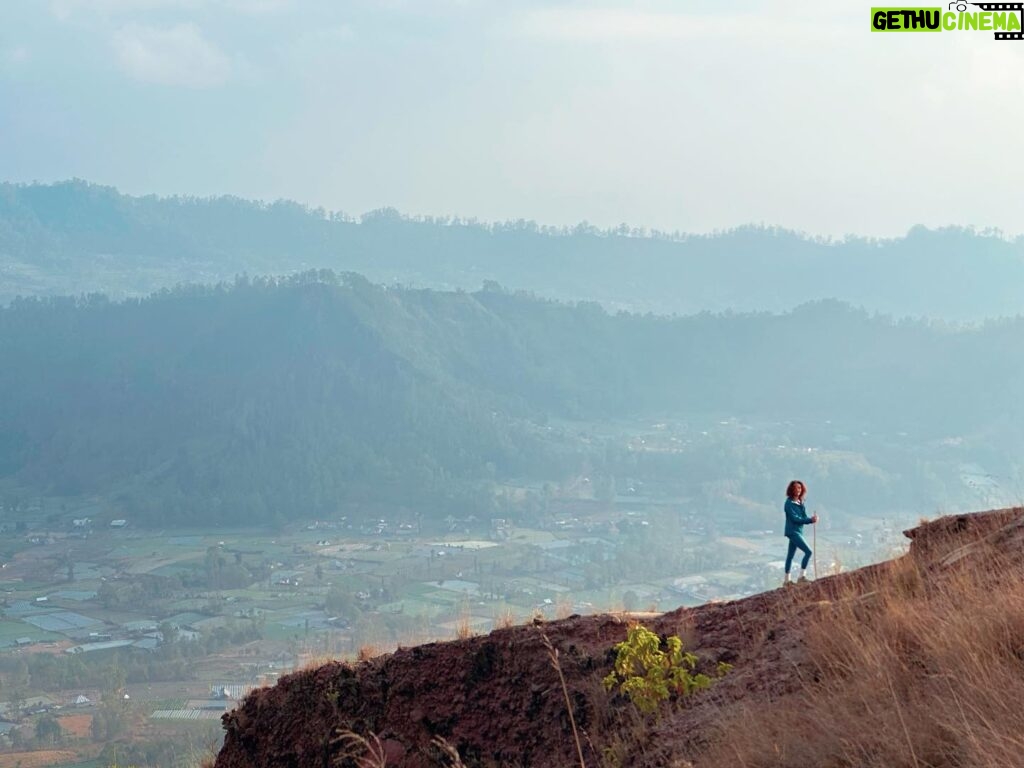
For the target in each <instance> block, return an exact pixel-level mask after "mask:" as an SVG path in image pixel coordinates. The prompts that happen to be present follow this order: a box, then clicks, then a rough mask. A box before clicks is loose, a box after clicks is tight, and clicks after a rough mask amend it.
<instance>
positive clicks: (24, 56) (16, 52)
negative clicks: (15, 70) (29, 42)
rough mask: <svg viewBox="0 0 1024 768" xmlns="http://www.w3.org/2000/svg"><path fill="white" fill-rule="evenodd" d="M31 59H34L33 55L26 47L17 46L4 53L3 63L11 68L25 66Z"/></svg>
mask: <svg viewBox="0 0 1024 768" xmlns="http://www.w3.org/2000/svg"><path fill="white" fill-rule="evenodd" d="M30 58H32V53H31V52H30V51H29V49H28V46H26V45H16V46H14V47H12V48H7V49H6V50H4V52H3V61H4V62H5V63H7V64H9V65H11V66H17V65H19V64H24V63H25V62H27V61H28V60H29V59H30Z"/></svg>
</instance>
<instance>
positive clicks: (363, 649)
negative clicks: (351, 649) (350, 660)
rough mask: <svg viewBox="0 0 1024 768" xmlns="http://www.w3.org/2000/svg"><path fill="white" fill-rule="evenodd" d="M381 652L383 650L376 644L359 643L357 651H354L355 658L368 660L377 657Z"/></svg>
mask: <svg viewBox="0 0 1024 768" xmlns="http://www.w3.org/2000/svg"><path fill="white" fill-rule="evenodd" d="M381 653H383V651H381V649H380V648H378V647H377V646H376V645H369V644H367V645H361V646H359V651H358V652H357V653H356V660H357V661H369V660H370V659H375V658H377V657H378V656H380V655H381Z"/></svg>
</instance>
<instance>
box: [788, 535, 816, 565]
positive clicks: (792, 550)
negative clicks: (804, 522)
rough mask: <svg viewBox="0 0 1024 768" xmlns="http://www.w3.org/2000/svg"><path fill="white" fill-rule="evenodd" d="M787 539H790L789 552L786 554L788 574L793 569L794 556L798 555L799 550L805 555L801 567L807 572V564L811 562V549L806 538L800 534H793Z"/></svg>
mask: <svg viewBox="0 0 1024 768" xmlns="http://www.w3.org/2000/svg"><path fill="white" fill-rule="evenodd" d="M786 538H787V539H789V552H787V553H786V573H789V570H790V568H792V567H793V555H795V554H796V551H797V550H798V549H799V550H800V551H801V552H803V553H804V559H803V562H802V563H800V567H801V568H802V569H803V570H807V564H808V563H809V562H811V548H810V547H808V546H807V542H806V541H804V537H803V536H801V535H800V534H799V533H791V534H789V535H787V536H786Z"/></svg>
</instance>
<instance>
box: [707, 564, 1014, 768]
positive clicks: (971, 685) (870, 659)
mask: <svg viewBox="0 0 1024 768" xmlns="http://www.w3.org/2000/svg"><path fill="white" fill-rule="evenodd" d="M972 547H973V548H972V549H971V550H970V555H969V556H968V557H965V558H963V559H962V560H960V561H959V562H957V563H956V566H955V568H953V569H946V570H945V571H944V572H943V574H942V575H941V577H940V578H939V577H935V576H934V575H927V576H926V575H925V574H922V573H921V572H920V571H919V569H918V566H917V565H916V564H915V562H914V560H913V559H912V558H911V557H906V558H903V559H901V560H900V561H897V562H896V563H894V564H893V566H892V568H891V569H890V570H889V572H888V573H887V574H886V575H885V576H884V577H880V578H879V581H878V583H877V584H876V585H874V588H873V589H869V590H867V592H866V593H858V594H851V595H848V596H846V597H844V598H843V599H840V600H837V601H835V602H834V603H833V604H832V605H831V606H830V607H827V608H826V609H825V610H822V611H819V612H818V613H817V614H816V615H815V616H814V617H813V618H811V619H808V622H809V626H808V631H807V640H806V643H807V647H806V650H807V651H808V654H809V658H810V667H809V669H805V670H802V679H803V684H802V690H801V692H800V694H798V695H796V696H790V697H787V698H785V699H783V700H779V701H777V702H776V703H774V704H772V705H771V706H767V707H766V706H764V705H763V704H762V705H761V706H757V705H756V704H751V705H748V706H747V707H745V708H744V709H743V711H742V712H740V713H739V714H738V715H730V716H729V718H728V719H727V721H726V722H724V723H723V725H722V730H721V741H720V743H719V745H718V746H717V747H716V748H715V749H713V750H712V752H711V753H710V754H707V755H705V756H704V757H703V758H702V759H701V760H700V765H701V766H702V768H704V766H707V768H725V766H729V767H730V768H732V767H733V766H743V767H747V768H754V767H755V766H756V767H757V768H761V767H764V768H767V767H768V766H771V767H773V768H789V767H790V766H792V768H804V767H805V766H827V767H828V768H854V767H855V766H857V767H859V766H878V768H882V767H883V766H884V767H885V768H904V767H906V768H968V767H970V768H1011V767H1012V766H1021V765H1024V708H1022V707H1021V704H1020V702H1021V701H1024V569H1022V568H1021V566H1020V565H1019V564H1018V563H1014V562H1012V561H1010V560H1009V559H1006V558H1004V557H1002V556H1000V555H999V553H997V552H995V551H993V550H992V549H991V548H989V547H987V546H986V545H981V546H977V545H972Z"/></svg>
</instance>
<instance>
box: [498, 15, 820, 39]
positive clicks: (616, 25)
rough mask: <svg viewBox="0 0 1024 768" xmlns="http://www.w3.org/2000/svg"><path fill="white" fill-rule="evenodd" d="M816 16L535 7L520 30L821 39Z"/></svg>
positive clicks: (542, 34)
mask: <svg viewBox="0 0 1024 768" xmlns="http://www.w3.org/2000/svg"><path fill="white" fill-rule="evenodd" d="M815 16H818V15H817V14H815V15H812V14H800V15H798V14H780V13H778V12H777V10H772V9H763V10H760V11H754V12H747V13H707V14H693V13H678V12H665V11H646V10H637V9H634V8H564V7H563V8H537V9H533V10H530V11H527V12H525V13H524V14H523V15H522V16H521V17H520V19H519V24H518V29H519V31H520V32H522V33H523V34H525V35H527V36H529V37H537V38H547V39H551V40H569V41H578V42H634V43H645V42H656V41H680V40H705V39H708V38H721V37H730V38H737V37H758V38H763V37H766V36H770V37H776V38H778V37H787V38H799V37H804V38H806V37H819V38H820V37H821V36H822V35H823V34H829V33H831V32H832V31H834V27H833V25H832V24H830V23H829V22H830V21H834V19H821V18H820V17H818V18H815Z"/></svg>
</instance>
